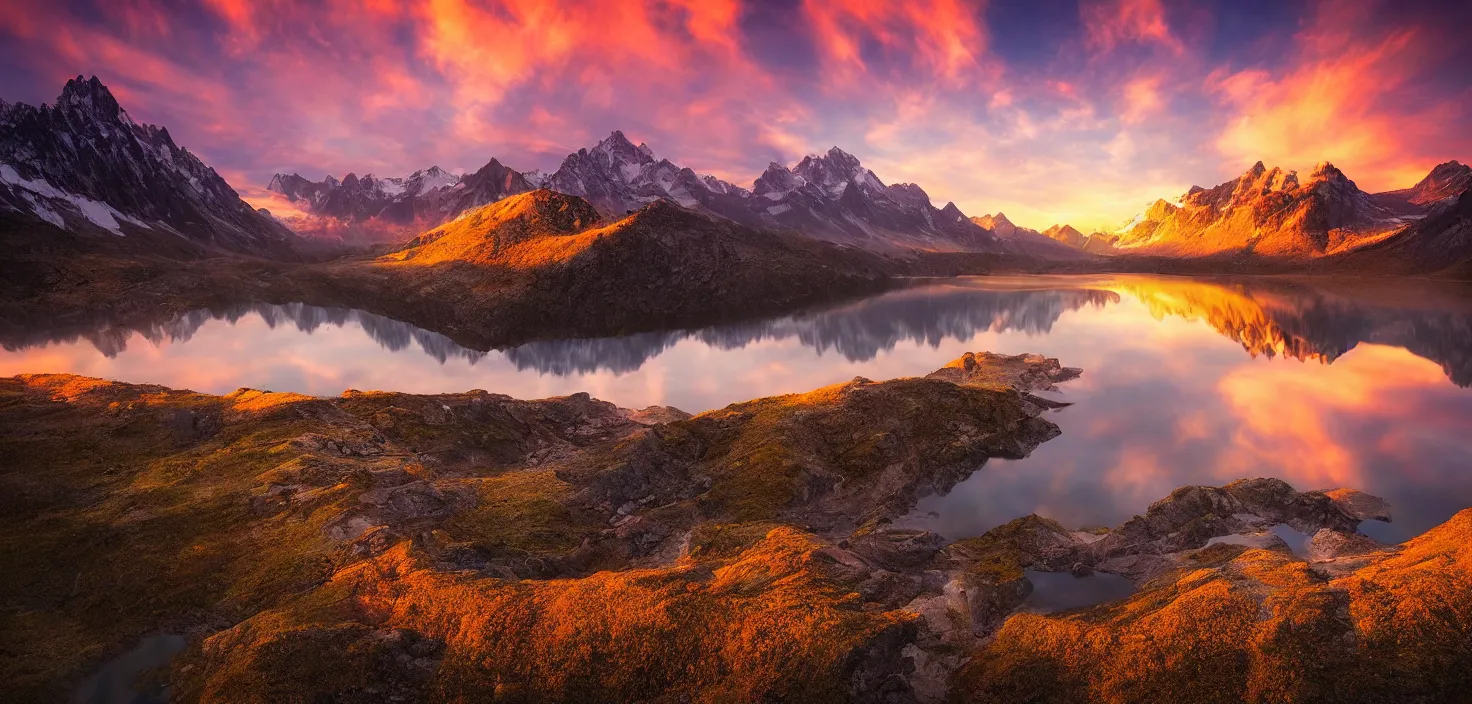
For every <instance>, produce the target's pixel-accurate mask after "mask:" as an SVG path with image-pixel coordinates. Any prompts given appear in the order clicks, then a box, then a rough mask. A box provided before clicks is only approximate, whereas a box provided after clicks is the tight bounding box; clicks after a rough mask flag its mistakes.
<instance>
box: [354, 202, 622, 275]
mask: <svg viewBox="0 0 1472 704" xmlns="http://www.w3.org/2000/svg"><path fill="white" fill-rule="evenodd" d="M598 220H599V218H598V212H597V211H596V210H594V209H593V206H592V205H590V204H589V203H588V202H587V201H585V200H583V199H581V198H577V197H573V196H565V195H562V194H558V193H554V192H552V191H550V190H546V189H540V190H537V191H533V192H531V193H525V194H521V195H517V196H512V197H510V198H506V199H503V200H500V201H497V202H494V203H491V204H490V205H486V206H483V207H480V208H477V209H475V210H473V211H471V212H468V213H465V214H464V215H462V216H461V217H459V218H456V219H455V220H453V221H451V222H449V223H446V224H444V225H441V226H440V227H437V228H435V229H433V230H430V231H429V232H426V233H424V234H422V235H419V236H418V237H416V238H414V239H413V240H410V241H409V243H408V245H407V246H406V247H405V248H404V249H403V250H400V251H398V252H395V253H393V254H390V255H387V256H385V257H383V259H384V260H385V261H406V262H407V261H412V262H414V263H416V264H425V265H429V264H444V263H453V262H458V263H466V264H478V265H506V264H508V263H509V262H523V261H530V262H533V263H535V262H536V261H537V254H538V253H537V252H535V251H528V248H530V249H531V250H535V249H536V248H537V246H538V245H541V246H542V247H543V248H546V249H552V250H562V249H565V247H563V246H559V245H556V244H550V243H563V244H571V243H572V242H573V241H574V239H575V238H574V237H573V236H574V235H577V234H578V233H580V232H582V231H584V230H586V229H588V228H590V227H592V226H593V225H594V224H596V223H597V222H598ZM513 250H515V251H513ZM544 254H546V255H548V256H551V255H553V254H554V253H553V252H545V253H544Z"/></svg>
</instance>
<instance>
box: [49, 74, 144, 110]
mask: <svg viewBox="0 0 1472 704" xmlns="http://www.w3.org/2000/svg"><path fill="white" fill-rule="evenodd" d="M56 107H57V108H58V109H69V110H83V111H87V112H90V113H92V114H94V115H96V116H98V117H105V118H109V119H119V120H123V121H125V122H131V120H129V119H128V113H127V112H126V111H124V110H123V108H122V106H120V105H118V101H117V99H116V98H114V97H113V95H112V91H110V90H108V88H107V86H105V85H103V84H102V81H101V80H99V79H98V78H97V77H96V76H93V77H91V78H83V77H82V76H81V75H78V76H77V77H76V78H73V79H70V80H68V81H67V82H66V85H65V86H63V87H62V89H61V95H60V96H59V97H58V98H57V99H56Z"/></svg>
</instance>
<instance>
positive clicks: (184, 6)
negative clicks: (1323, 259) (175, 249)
mask: <svg viewBox="0 0 1472 704" xmlns="http://www.w3.org/2000/svg"><path fill="white" fill-rule="evenodd" d="M1468 26H1472V3H1469V2H1466V1H1465V0H1459V1H1454V2H1442V3H1431V2H1418V1H1416V0H1402V1H1401V2H1382V3H1376V2H1371V1H1368V0H1364V1H1361V0H1338V1H1334V2H1297V1H1295V0H1219V1H1216V2H1212V1H1205V2H1180V3H1177V2H1172V0H1025V1H1024V2H1003V1H1001V0H994V1H993V2H990V3H968V2H962V1H960V0H803V1H797V2H785V3H764V2H754V1H743V0H656V1H652V2H646V3H644V4H642V5H640V4H638V3H634V2H627V1H614V0H608V1H598V0H502V1H500V2H483V1H480V0H413V1H412V2H402V3H401V2H395V1H393V0H323V1H321V2H292V1H290V0H279V1H270V0H262V1H254V0H204V1H203V2H170V1H168V0H93V1H88V0H4V1H3V2H0V66H4V67H6V68H5V70H4V71H0V97H3V98H4V99H6V100H9V101H17V100H19V101H24V102H29V103H41V102H52V101H54V100H55V97H56V95H57V94H58V92H59V91H60V88H61V85H62V84H63V83H64V82H65V80H66V79H67V78H68V77H71V76H75V75H77V74H86V75H93V74H95V75H97V76H98V77H99V78H101V79H102V80H103V82H104V83H106V84H107V85H108V86H109V87H110V88H112V90H113V92H114V93H115V94H116V95H117V97H118V99H119V101H120V102H121V103H122V104H123V106H124V107H125V108H126V109H127V110H128V111H129V113H130V114H131V115H132V116H133V117H134V119H136V120H140V121H145V122H152V123H158V124H162V125H165V126H167V127H168V128H169V130H170V132H171V133H172V134H173V135H174V136H175V139H176V140H177V141H178V142H180V143H181V144H183V145H184V146H187V147H189V148H190V149H191V150H193V151H194V152H196V153H198V154H199V155H200V156H201V157H202V158H203V159H204V160H205V161H206V163H209V164H211V165H212V166H214V167H215V168H216V169H217V170H218V171H219V172H220V173H221V174H222V175H224V176H225V178H226V179H228V180H229V181H230V182H231V184H232V185H234V186H236V188H237V189H238V190H240V191H241V192H242V193H243V194H246V195H247V196H259V195H260V193H261V190H262V187H263V186H264V185H265V184H266V182H267V181H268V180H269V179H270V176H271V174H272V173H274V172H277V171H283V172H284V171H297V172H301V173H302V174H303V175H306V176H309V177H312V178H321V177H322V176H323V175H325V174H327V173H332V174H336V175H338V176H341V175H343V174H345V173H347V172H349V171H353V172H356V173H358V174H363V173H366V172H372V173H375V174H378V175H405V174H407V173H408V172H410V171H413V170H415V169H418V168H423V167H426V166H429V165H431V164H439V165H440V166H443V167H445V168H448V169H451V170H454V171H465V170H473V169H475V168H478V167H479V166H481V165H482V164H484V163H485V162H486V161H488V160H489V159H490V158H491V157H492V156H496V157H499V158H500V159H501V160H502V161H503V162H505V163H507V164H509V165H511V166H513V167H515V168H519V169H523V170H527V169H544V170H551V169H555V168H556V166H557V164H558V163H559V162H560V161H561V159H562V157H563V156H565V155H566V154H567V153H568V152H571V151H575V150H576V149H577V148H579V147H584V146H591V145H592V144H594V143H596V142H597V141H598V140H599V139H601V138H602V137H604V136H606V135H607V134H608V133H609V132H610V131H612V130H614V129H622V130H623V131H624V132H625V133H626V134H628V135H629V137H630V138H631V139H633V140H634V141H636V142H639V141H643V142H647V143H648V144H649V145H650V146H651V147H653V149H654V150H655V152H656V153H657V154H658V155H660V156H665V157H668V158H670V159H671V160H673V161H675V162H676V163H679V164H682V165H686V166H690V167H692V168H694V169H695V170H696V171H699V172H708V173H714V174H716V175H718V176H721V177H723V178H726V179H729V180H731V181H733V182H736V183H739V184H741V185H750V183H751V181H752V180H753V179H754V178H755V177H756V176H757V175H759V174H760V173H761V171H762V170H763V169H764V168H765V167H766V165H767V163H768V162H770V161H779V162H784V163H788V164H791V163H793V162H795V161H796V160H797V159H798V158H800V157H801V156H802V155H804V154H807V153H811V152H816V151H824V150H826V149H827V148H828V147H830V146H833V145H838V146H840V147H842V148H843V149H845V150H846V151H849V152H851V153H853V154H855V155H856V156H858V157H859V158H860V159H861V160H863V162H864V163H865V164H866V165H867V166H869V167H870V168H872V169H874V171H875V172H876V173H877V174H878V175H879V176H880V178H881V179H883V180H885V181H886V182H896V181H912V182H916V183H919V184H920V185H922V186H924V187H925V189H926V190H927V191H928V192H929V193H930V194H931V198H932V200H934V201H935V202H936V204H937V205H942V204H944V203H945V201H947V200H954V201H955V202H956V204H957V205H959V206H961V208H962V209H963V210H964V211H966V212H967V213H969V214H973V215H979V214H982V213H990V212H996V211H997V210H1002V211H1005V212H1006V213H1007V214H1008V216H1009V217H1011V218H1012V219H1013V220H1014V221H1017V222H1018V223H1019V224H1023V225H1028V226H1033V227H1037V228H1042V227H1045V226H1047V225H1049V224H1051V223H1053V222H1057V221H1067V222H1071V223H1073V224H1074V225H1075V226H1078V227H1080V228H1081V229H1085V231H1087V229H1088V228H1092V227H1098V226H1104V225H1108V226H1111V227H1112V226H1114V225H1117V224H1119V223H1120V222H1122V221H1124V220H1126V219H1128V218H1129V217H1130V216H1131V215H1132V214H1133V213H1135V212H1137V211H1139V210H1140V209H1142V207H1143V206H1144V204H1145V203H1147V202H1148V201H1150V200H1153V199H1155V198H1157V197H1162V196H1163V197H1174V196H1175V195H1178V194H1179V193H1181V192H1182V191H1184V190H1185V189H1186V188H1187V187H1189V186H1190V185H1191V184H1193V183H1194V184H1201V185H1212V184H1215V183H1218V182H1221V181H1223V180H1226V179H1227V178H1230V177H1233V176H1235V175H1237V174H1238V173H1240V172H1242V171H1244V170H1246V169H1247V168H1248V167H1249V166H1251V164H1252V163H1253V162H1255V161H1257V160H1259V159H1261V160H1263V161H1264V162H1266V163H1268V164H1269V165H1270V166H1271V165H1279V166H1283V167H1284V168H1290V169H1298V170H1300V171H1307V170H1309V169H1311V168H1312V167H1313V164H1314V163H1316V162H1318V161H1322V160H1329V161H1333V162H1334V163H1335V164H1336V165H1338V166H1339V167H1340V168H1342V169H1344V170H1345V172H1346V173H1348V174H1349V176H1350V177H1351V178H1353V179H1355V180H1356V181H1357V182H1358V183H1359V184H1360V186H1361V187H1362V188H1365V189H1366V190H1386V189H1391V188H1400V187H1405V186H1409V185H1411V184H1413V183H1414V182H1415V181H1416V180H1418V179H1419V178H1420V177H1421V176H1422V175H1424V174H1425V173H1426V172H1427V171H1428V170H1430V168H1431V167H1432V166H1434V165H1435V164H1437V163H1439V162H1441V161H1446V160H1449V159H1459V160H1462V161H1467V160H1468V159H1469V157H1472V129H1469V126H1472V69H1469V68H1468V67H1469V66H1472V42H1469V41H1468V40H1467V39H1466V34H1465V32H1466V28H1467V27H1468Z"/></svg>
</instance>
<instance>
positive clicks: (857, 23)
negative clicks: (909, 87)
mask: <svg viewBox="0 0 1472 704" xmlns="http://www.w3.org/2000/svg"><path fill="white" fill-rule="evenodd" d="M979 9H980V8H978V7H977V6H975V5H973V4H970V3H965V2H961V1H960V0H923V1H915V0H912V1H905V0H878V1H871V0H804V2H803V13H804V15H805V16H806V17H807V18H808V20H809V22H810V23H811V31H812V34H813V37H814V40H815V42H816V43H817V45H818V49H819V51H820V53H821V55H822V57H823V60H824V63H825V66H826V68H827V69H828V70H829V71H832V72H834V75H835V76H836V77H837V80H838V82H839V83H841V84H847V83H851V82H852V81H853V80H855V79H856V78H858V77H860V76H864V75H867V74H871V73H873V71H871V67H870V65H869V63H868V61H866V59H865V57H864V56H863V55H862V53H861V47H862V46H863V45H864V43H865V42H866V41H868V42H874V43H876V44H878V45H879V46H881V47H883V48H884V49H885V50H886V51H888V52H891V53H894V54H905V55H911V56H913V57H914V59H915V60H916V61H917V62H918V63H920V64H921V65H922V66H923V67H925V68H926V69H928V70H929V71H930V72H931V73H932V74H933V75H935V76H937V77H939V78H942V79H945V80H946V81H950V82H961V81H963V80H964V79H965V78H967V77H968V76H970V75H971V74H973V73H975V72H977V71H979V70H981V69H983V67H984V65H983V62H982V58H983V57H984V56H985V55H986V31H985V28H984V27H983V26H982V24H981V22H980V21H979V20H978V18H977V13H978V12H979Z"/></svg>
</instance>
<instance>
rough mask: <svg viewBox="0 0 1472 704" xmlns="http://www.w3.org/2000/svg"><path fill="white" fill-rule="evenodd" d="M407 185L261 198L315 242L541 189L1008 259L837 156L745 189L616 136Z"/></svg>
mask: <svg viewBox="0 0 1472 704" xmlns="http://www.w3.org/2000/svg"><path fill="white" fill-rule="evenodd" d="M416 173H418V172H416ZM528 174H530V176H528ZM478 177H479V178H478ZM414 182H415V178H414V176H411V177H409V178H407V179H376V178H373V177H371V176H368V177H361V178H359V177H355V176H353V175H352V174H349V175H348V176H347V177H345V178H343V179H342V180H341V181H338V180H337V179H335V178H332V177H330V176H329V177H328V178H327V179H324V180H323V181H320V182H313V181H309V180H307V179H304V178H303V177H301V176H299V175H297V174H277V175H276V176H275V177H273V178H272V180H271V184H270V186H269V189H270V190H272V191H274V192H277V193H280V194H282V195H283V196H285V197H287V198H288V199H291V200H293V201H300V202H301V203H302V204H303V205H305V206H306V207H307V208H308V210H309V211H310V212H311V214H312V215H313V216H314V218H320V220H319V221H318V224H313V222H312V221H311V220H310V219H309V220H307V221H303V222H301V223H294V224H296V225H297V226H298V227H299V228H300V229H302V231H304V232H314V233H317V234H321V233H328V232H333V231H338V230H341V229H342V228H343V223H348V224H349V225H350V226H354V227H357V228H358V229H360V230H363V229H373V228H372V225H371V224H372V223H382V224H384V225H387V227H380V228H379V229H387V230H391V231H394V232H397V233H399V234H400V238H399V239H403V238H404V237H403V235H404V234H405V233H406V232H407V230H408V229H409V228H407V227H406V226H408V225H413V226H416V227H418V228H419V230H426V229H429V228H432V227H435V226H437V225H439V224H441V223H443V222H447V221H449V220H451V219H453V218H455V217H458V216H459V215H460V214H461V213H463V212H465V211H466V210H469V209H471V208H476V207H479V206H481V205H485V204H487V203H491V202H494V201H496V200H499V199H500V198H505V197H507V196H511V195H516V194H518V193H524V192H526V191H529V190H532V189H533V188H537V187H546V188H549V189H551V190H554V191H557V192H559V193H564V194H567V195H575V196H579V197H582V198H584V199H586V200H587V201H588V202H589V203H591V204H592V205H593V207H594V208H596V209H597V210H598V212H599V213H600V214H601V215H602V216H603V217H604V218H605V219H609V220H616V219H618V218H620V217H623V216H624V215H627V214H630V213H632V212H634V211H636V210H638V209H639V208H641V207H643V206H645V205H648V204H649V203H652V202H654V201H656V200H661V199H663V200H669V201H671V202H673V203H675V204H677V205H680V206H681V207H684V208H688V209H692V210H696V211H699V212H703V213H705V214H708V215H714V216H718V217H720V218H724V219H726V220H730V221H732V222H735V223H737V224H740V225H745V226H748V227H753V228H759V229H790V230H796V231H798V232H800V233H802V234H804V235H808V236H811V237H815V238H817V239H822V240H827V241H832V242H837V243H842V244H850V245H854V246H859V247H863V248H866V249H874V250H883V251H896V250H905V249H922V250H937V251H981V252H989V251H998V252H999V251H1007V250H1008V249H1009V248H1008V247H1007V246H1005V244H1004V243H1003V242H1002V241H1001V240H1000V239H998V238H997V237H995V236H994V235H992V233H990V232H989V231H986V230H985V228H980V227H977V226H975V224H974V223H973V222H971V221H969V220H967V218H966V217H965V215H964V214H962V213H961V211H960V209H959V208H957V207H956V206H955V204H952V203H948V204H946V206H945V207H943V208H936V207H935V206H934V205H933V204H932V203H931V202H930V197H929V195H928V194H926V192H925V191H924V189H922V188H921V187H920V186H918V185H915V184H910V183H904V184H893V185H885V184H884V183H883V182H882V181H880V180H879V178H878V177H877V176H876V175H875V174H874V172H873V171H871V170H869V169H867V168H864V167H863V165H862V164H861V163H860V162H859V160H858V159H857V158H855V157H854V156H853V155H851V154H848V153H847V152H844V151H843V150H841V149H839V148H837V147H834V148H832V149H830V150H829V151H828V152H827V153H825V154H821V155H810V156H807V157H804V158H803V159H802V160H801V161H800V162H798V163H797V165H796V166H794V167H792V168H788V167H786V166H784V165H782V164H777V163H772V164H770V165H769V166H768V168H767V170H766V171H765V172H764V173H763V174H762V175H761V176H759V177H758V178H757V179H756V180H755V181H754V182H753V184H752V188H751V189H747V188H742V187H740V186H737V185H734V184H732V183H729V182H727V181H724V180H722V179H719V178H717V177H715V176H711V175H709V174H697V173H696V172H695V171H694V170H692V169H690V168H688V167H683V166H680V165H678V164H675V163H673V162H671V161H670V160H668V159H662V158H659V157H657V156H656V155H655V153H654V150H653V149H651V148H650V147H649V146H648V145H647V144H643V143H640V144H638V145H635V144H634V143H633V142H631V141H629V139H628V138H627V137H626V136H625V135H624V133H623V132H621V131H614V132H613V133H611V134H610V135H609V136H608V137H606V138H604V139H603V140H601V141H599V142H598V144H596V145H594V146H593V147H591V148H585V149H579V150H578V151H576V152H573V153H572V154H569V155H568V156H567V157H566V158H565V159H563V161H562V164H561V165H560V166H559V167H558V169H557V170H556V171H554V172H552V173H551V174H550V175H547V176H545V177H542V176H541V174H539V173H536V172H527V173H521V172H517V171H516V170H514V169H510V168H508V167H505V166H503V165H501V163H500V162H499V161H497V160H495V159H493V160H492V161H491V163H490V164H488V165H487V166H486V167H485V168H483V169H482V170H481V171H480V172H477V174H473V175H470V176H466V177H465V178H464V179H463V180H462V181H459V182H457V183H445V184H443V185H440V186H438V187H436V188H432V189H431V188H425V189H423V190H416V189H414V188H413V187H412V184H413V183H414ZM322 223H328V225H327V226H323V225H322ZM389 239H392V238H391V237H390V238H389ZM1064 254H1067V253H1066V252H1064Z"/></svg>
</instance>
